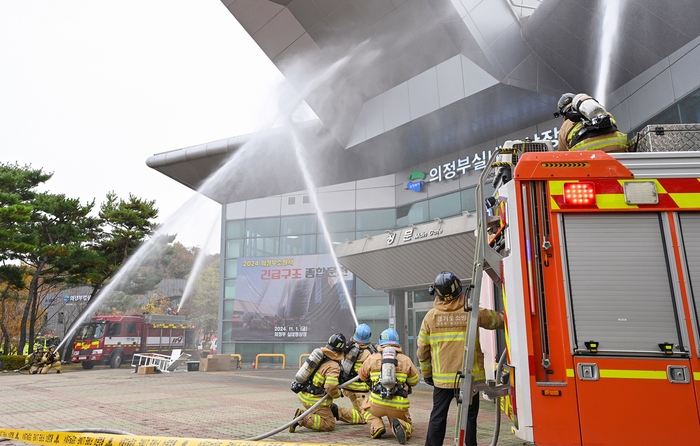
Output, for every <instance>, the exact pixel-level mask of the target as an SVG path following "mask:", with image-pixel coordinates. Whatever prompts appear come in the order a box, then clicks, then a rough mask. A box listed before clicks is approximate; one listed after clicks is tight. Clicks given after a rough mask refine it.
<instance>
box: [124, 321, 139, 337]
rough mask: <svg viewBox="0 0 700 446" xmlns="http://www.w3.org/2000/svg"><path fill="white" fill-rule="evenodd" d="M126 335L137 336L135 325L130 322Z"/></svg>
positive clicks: (127, 325)
mask: <svg viewBox="0 0 700 446" xmlns="http://www.w3.org/2000/svg"><path fill="white" fill-rule="evenodd" d="M126 334H128V335H132V334H137V331H136V324H135V323H133V322H130V323H128V324H126Z"/></svg>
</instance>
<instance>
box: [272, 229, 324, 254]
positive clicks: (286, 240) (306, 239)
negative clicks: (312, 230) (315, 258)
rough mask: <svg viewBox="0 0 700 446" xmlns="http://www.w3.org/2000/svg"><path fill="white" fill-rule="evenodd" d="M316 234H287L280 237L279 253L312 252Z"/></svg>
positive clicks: (314, 249) (314, 250)
mask: <svg viewBox="0 0 700 446" xmlns="http://www.w3.org/2000/svg"><path fill="white" fill-rule="evenodd" d="M315 252H316V235H315V234H314V235H287V236H282V237H280V255H302V254H314V253H315Z"/></svg>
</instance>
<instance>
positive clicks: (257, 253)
mask: <svg viewBox="0 0 700 446" xmlns="http://www.w3.org/2000/svg"><path fill="white" fill-rule="evenodd" d="M245 244H246V246H245V256H246V257H266V256H276V255H277V253H278V252H279V244H280V238H279V237H257V238H249V239H246V240H245Z"/></svg>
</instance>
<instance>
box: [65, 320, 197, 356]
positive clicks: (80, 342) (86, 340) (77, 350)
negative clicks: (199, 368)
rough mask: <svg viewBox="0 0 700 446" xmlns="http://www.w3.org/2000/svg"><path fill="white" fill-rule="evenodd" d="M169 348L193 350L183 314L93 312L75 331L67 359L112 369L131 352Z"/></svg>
mask: <svg viewBox="0 0 700 446" xmlns="http://www.w3.org/2000/svg"><path fill="white" fill-rule="evenodd" d="M173 349H181V350H182V352H183V353H186V352H188V351H194V350H195V325H194V324H193V323H191V322H188V321H187V320H186V318H185V316H177V315H160V314H151V315H144V316H93V317H92V318H91V319H90V320H89V321H88V322H84V323H83V324H81V325H80V327H79V328H78V330H77V332H76V336H75V340H74V342H73V353H72V355H71V362H76V363H77V362H80V363H81V364H82V365H83V368H84V369H88V370H89V369H92V368H93V367H94V366H95V365H105V364H109V366H110V367H111V368H113V369H115V368H119V367H120V366H121V364H122V362H123V361H125V360H126V361H128V360H131V358H132V357H133V355H134V353H160V354H170V353H171V352H172V351H173Z"/></svg>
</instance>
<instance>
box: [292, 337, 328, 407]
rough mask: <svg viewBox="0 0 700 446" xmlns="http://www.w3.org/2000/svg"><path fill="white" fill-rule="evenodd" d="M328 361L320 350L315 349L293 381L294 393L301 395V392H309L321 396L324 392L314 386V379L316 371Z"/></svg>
mask: <svg viewBox="0 0 700 446" xmlns="http://www.w3.org/2000/svg"><path fill="white" fill-rule="evenodd" d="M326 359H328V358H327V357H326V355H325V354H324V353H323V350H321V349H320V348H315V349H314V350H313V351H312V352H311V354H310V355H309V357H308V358H306V360H305V361H304V363H303V364H302V365H301V368H300V369H299V370H298V371H297V373H296V375H295V376H294V381H292V386H291V389H292V392H294V393H299V392H301V391H304V392H308V393H311V394H314V395H321V394H323V393H324V390H323V389H322V388H320V387H317V386H314V385H313V383H312V379H313V376H314V373H316V370H318V368H319V367H320V366H321V364H322V363H323V362H324V361H325V360H326Z"/></svg>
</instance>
